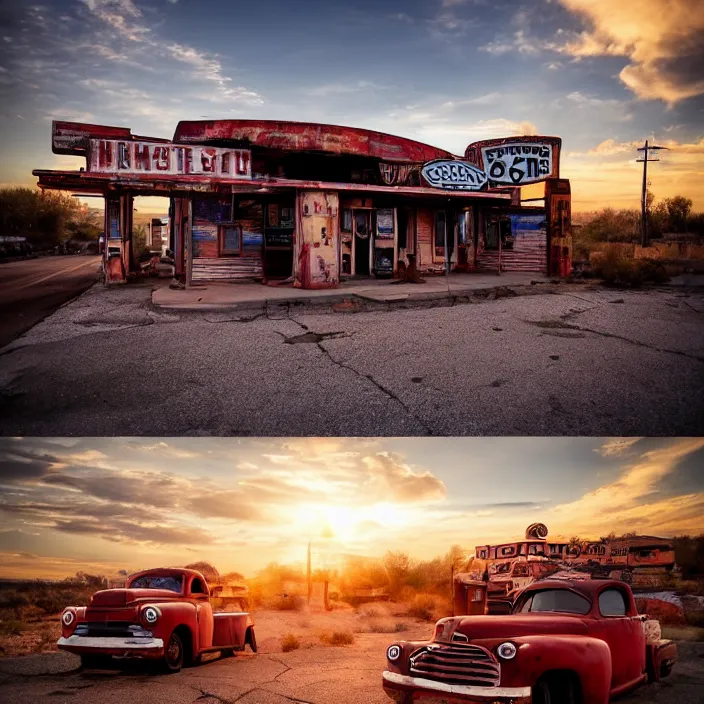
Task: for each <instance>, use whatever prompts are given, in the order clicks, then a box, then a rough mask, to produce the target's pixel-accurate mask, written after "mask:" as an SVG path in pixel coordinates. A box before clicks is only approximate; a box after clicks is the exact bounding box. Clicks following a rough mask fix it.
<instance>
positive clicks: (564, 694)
mask: <svg viewBox="0 0 704 704" xmlns="http://www.w3.org/2000/svg"><path fill="white" fill-rule="evenodd" d="M532 703H533V704H578V699H577V694H576V692H575V686H574V681H573V680H572V678H570V677H564V676H562V675H554V676H547V677H542V678H541V679H540V680H538V682H536V684H535V685H534V686H533V691H532Z"/></svg>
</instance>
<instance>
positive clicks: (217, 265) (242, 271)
mask: <svg viewBox="0 0 704 704" xmlns="http://www.w3.org/2000/svg"><path fill="white" fill-rule="evenodd" d="M261 276H262V259H261V256H259V257H247V256H242V257H217V258H215V259H210V258H200V257H199V258H196V259H194V260H193V281H236V280H238V279H255V278H260V277H261Z"/></svg>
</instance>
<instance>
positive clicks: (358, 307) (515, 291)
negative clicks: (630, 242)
mask: <svg viewBox="0 0 704 704" xmlns="http://www.w3.org/2000/svg"><path fill="white" fill-rule="evenodd" d="M561 286H564V284H561V283H550V282H542V281H541V282H535V283H532V284H521V285H515V286H507V285H501V286H491V287H486V288H467V289H460V290H455V291H452V292H450V293H449V294H448V292H447V291H431V292H428V293H423V292H422V291H419V292H418V293H391V292H389V293H384V294H376V293H369V292H367V293H339V294H335V295H329V296H325V297H321V298H306V297H295V296H293V297H291V298H285V299H261V300H256V301H243V302H241V303H236V302H233V303H185V304H174V305H170V304H167V305H163V304H159V303H154V301H153V300H152V305H153V307H154V309H155V310H157V311H163V312H170V313H214V312H217V313H226V312H227V313H240V314H242V317H256V316H258V315H269V314H271V313H272V312H276V311H277V310H281V311H282V312H283V311H286V312H287V313H288V312H290V311H291V310H295V311H296V312H311V313H362V312H373V311H392V310H404V309H409V308H444V307H451V306H454V305H458V304H471V303H483V302H486V301H495V300H497V299H500V298H515V297H518V296H531V295H540V294H546V293H557V292H558V291H559V288H560V287H561ZM580 288H583V286H580Z"/></svg>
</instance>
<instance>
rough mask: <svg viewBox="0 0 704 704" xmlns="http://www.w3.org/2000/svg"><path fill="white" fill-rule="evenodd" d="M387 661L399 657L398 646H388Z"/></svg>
mask: <svg viewBox="0 0 704 704" xmlns="http://www.w3.org/2000/svg"><path fill="white" fill-rule="evenodd" d="M386 657H387V658H389V660H398V659H399V658H400V657H401V648H400V647H399V646H398V645H390V646H389V647H388V649H387V651H386Z"/></svg>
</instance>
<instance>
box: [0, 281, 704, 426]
mask: <svg viewBox="0 0 704 704" xmlns="http://www.w3.org/2000/svg"><path fill="white" fill-rule="evenodd" d="M151 290H152V286H151V285H150V284H149V283H148V282H145V283H144V284H140V285H134V286H129V287H117V288H110V289H105V288H104V287H102V286H95V287H93V288H91V289H90V290H89V291H87V292H86V293H85V294H83V295H82V296H81V297H79V298H78V299H76V300H75V301H73V302H72V303H70V304H68V305H66V306H64V307H62V308H61V309H60V310H58V311H57V312H56V313H54V314H53V315H52V316H50V317H49V318H47V319H46V320H44V321H43V322H41V323H40V324H38V325H36V326H35V327H34V328H32V329H31V330H30V331H28V332H27V333H26V334H25V335H24V336H23V337H21V338H19V339H17V340H15V341H14V342H13V343H12V344H11V345H9V346H7V347H5V348H4V349H3V350H2V351H0V395H1V397H2V403H1V404H0V423H1V424H2V429H3V433H4V434H7V435H21V434H28V435H77V434H80V435H254V436H273V435H277V436H298V435H303V436H305V435H314V436H317V435H341V436H356V435H359V436H369V435H390V436H403V435H625V436H628V435H651V436H652V435H701V434H702V432H704V404H702V403H701V401H697V399H698V398H699V399H701V398H703V397H704V323H703V320H702V315H703V313H704V292H702V290H701V289H698V290H696V289H692V290H689V291H687V290H678V289H676V288H675V287H672V288H667V289H660V290H650V291H639V292H636V291H613V290H607V289H595V288H592V287H586V286H585V287H566V288H565V290H564V292H560V293H558V294H555V293H546V294H538V295H530V296H518V297H510V298H500V299H498V300H493V301H484V302H481V303H470V304H462V305H455V306H451V307H448V306H446V307H434V308H408V309H399V310H393V311H390V312H386V311H383V312H363V313H354V314H342V313H330V314H324V313H317V312H316V313H315V314H300V315H299V314H297V313H296V312H295V309H294V310H288V311H287V310H286V309H282V308H281V307H280V306H277V307H276V308H275V309H272V310H271V311H270V312H269V314H268V315H256V316H249V317H246V316H244V315H237V313H236V312H229V313H226V312H223V313H215V312H212V311H209V312H197V313H179V314H176V313H168V314H167V313H164V312H159V311H157V310H155V309H154V308H153V307H152V305H151V301H150V295H151Z"/></svg>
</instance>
